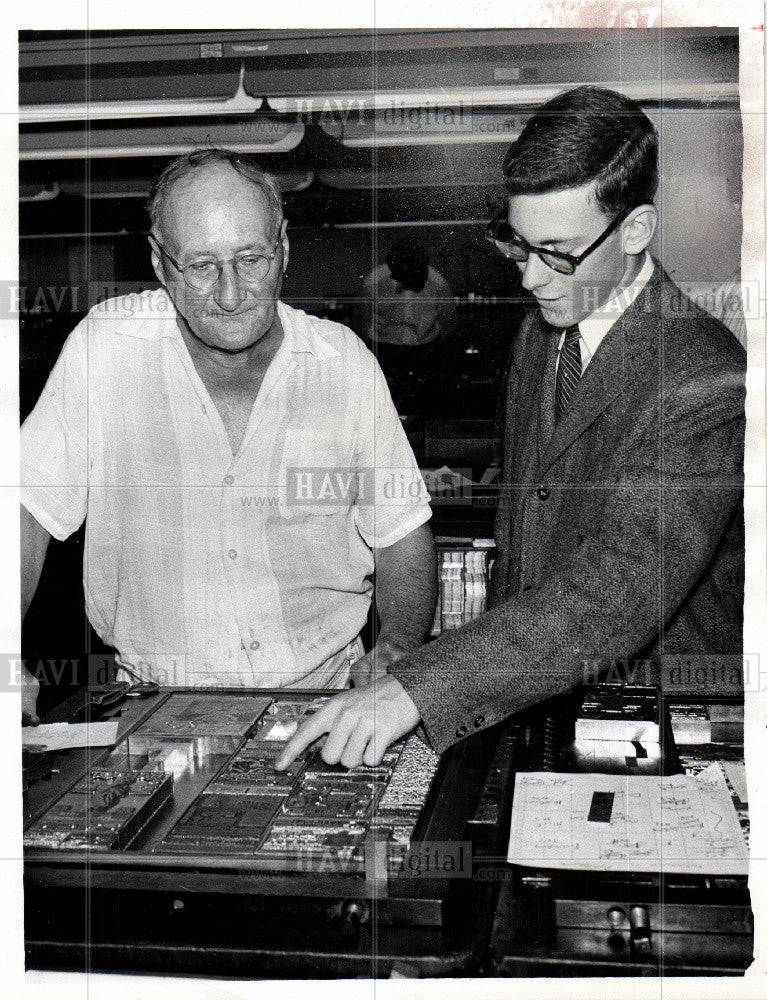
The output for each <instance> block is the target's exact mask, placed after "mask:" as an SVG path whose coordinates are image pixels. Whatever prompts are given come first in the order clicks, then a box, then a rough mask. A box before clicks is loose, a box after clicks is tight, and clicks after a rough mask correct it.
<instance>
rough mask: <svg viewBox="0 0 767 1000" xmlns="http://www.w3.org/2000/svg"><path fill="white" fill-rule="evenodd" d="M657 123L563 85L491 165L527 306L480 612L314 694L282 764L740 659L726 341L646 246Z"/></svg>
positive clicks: (734, 349)
mask: <svg viewBox="0 0 767 1000" xmlns="http://www.w3.org/2000/svg"><path fill="white" fill-rule="evenodd" d="M657 154H658V137H657V134H656V132H655V129H654V127H653V125H652V123H651V121H650V120H649V119H648V117H647V116H646V115H645V114H644V113H643V111H642V110H641V108H640V107H638V106H637V105H636V104H635V103H634V102H633V101H631V100H629V99H628V98H626V97H624V96H623V95H621V94H619V93H616V92H615V91H610V90H605V89H602V88H598V87H579V88H576V89H575V90H571V91H567V92H565V93H563V94H560V95H559V96H557V97H556V98H554V99H553V100H551V101H550V102H548V103H547V104H546V105H544V106H543V107H542V108H541V109H540V111H539V113H538V114H536V115H534V116H533V118H532V119H531V120H530V121H529V122H528V124H527V125H526V126H525V128H524V129H523V131H522V133H521V135H520V137H519V139H518V140H517V141H516V142H515V143H514V144H513V145H512V146H511V148H510V149H509V151H508V153H507V155H506V160H505V163H504V171H505V180H506V188H507V191H508V195H509V200H508V206H507V207H506V208H505V209H504V211H503V213H502V214H500V215H499V216H498V217H497V218H496V219H495V220H493V222H492V223H491V225H490V227H489V230H488V237H489V238H490V239H491V241H492V242H493V243H494V245H495V247H496V249H497V250H498V251H499V252H500V253H501V254H502V255H503V256H504V257H506V258H507V259H508V260H509V261H511V262H513V265H514V266H516V267H518V268H519V271H520V273H521V276H522V284H523V286H524V287H525V288H526V289H527V291H528V292H529V293H530V294H531V296H533V297H534V298H535V300H536V308H535V309H534V310H532V311H531V312H530V314H529V315H528V316H527V317H526V319H525V321H524V322H523V324H522V327H521V329H520V331H519V333H518V335H517V338H516V340H515V343H514V351H513V357H512V360H511V365H510V370H509V379H508V396H507V399H506V432H505V442H504V443H505V447H504V461H503V486H504V488H503V491H502V495H501V504H500V507H499V510H498V516H497V519H496V525H495V535H496V542H497V546H498V558H497V559H496V561H495V565H494V568H493V580H492V588H491V604H492V607H491V609H490V610H489V611H488V613H487V614H486V615H484V616H483V617H482V618H480V619H478V620H476V621H474V622H472V623H471V624H469V625H467V626H466V627H465V628H463V629H460V630H456V631H454V632H450V633H447V634H446V635H444V636H442V637H440V638H439V639H437V640H435V642H433V643H430V644H429V645H428V646H425V647H424V648H423V649H422V650H416V651H415V652H414V653H413V654H411V655H408V656H406V657H404V658H403V659H401V660H400V661H399V662H398V663H396V664H394V666H393V667H392V668H391V672H390V674H388V675H387V676H383V677H381V678H380V679H379V680H377V681H376V683H375V684H374V685H372V686H371V687H369V688H365V689H361V690H359V691H356V690H355V691H352V692H348V693H347V692H344V693H343V694H340V695H338V696H337V697H336V698H335V699H331V701H330V702H329V703H328V704H327V705H325V706H323V708H322V709H321V710H320V711H319V712H317V713H316V714H315V715H314V716H312V718H311V719H310V720H309V721H308V722H307V723H305V724H304V726H303V728H302V729H300V730H299V731H298V733H296V735H295V736H294V737H293V739H292V740H291V741H290V743H289V744H288V746H287V747H286V748H285V751H284V753H283V755H282V758H281V759H280V761H279V762H278V763H279V765H280V766H281V767H285V766H287V763H288V762H289V761H290V760H291V759H292V758H293V757H295V756H296V755H297V754H298V753H300V752H301V751H302V749H303V748H304V747H305V746H306V745H308V743H310V742H311V741H312V740H314V739H316V737H317V736H319V735H320V734H321V733H323V732H328V733H329V735H328V738H327V741H326V743H325V746H324V749H323V757H324V758H325V760H326V761H328V762H331V763H333V762H336V761H339V760H340V761H341V763H342V764H344V765H346V766H352V765H355V764H357V763H359V762H360V761H361V760H364V762H365V763H366V764H373V763H375V762H376V761H378V760H379V759H380V757H381V754H382V753H383V751H384V749H385V748H386V745H387V744H388V743H390V742H391V741H392V740H394V739H396V738H397V737H398V736H401V735H403V734H404V733H405V732H407V730H408V729H409V728H412V727H413V726H415V725H416V723H417V722H418V719H419V717H420V718H421V720H422V722H423V727H424V730H425V732H426V735H427V736H428V738H429V740H430V742H431V744H432V746H433V747H434V748H435V749H436V750H438V751H442V750H443V749H444V748H445V747H447V746H449V745H450V744H451V743H455V742H457V741H458V740H461V739H463V738H464V737H466V736H469V735H471V734H472V733H476V732H478V731H479V730H481V729H484V728H485V727H487V726H490V725H492V724H493V723H495V722H497V721H498V720H500V719H502V718H504V717H505V716H508V715H511V714H513V713H514V712H517V711H519V710H521V709H524V708H526V707H528V706H530V705H533V704H535V703H536V702H539V701H542V700H545V699H546V698H548V697H550V696H552V695H557V694H560V693H561V692H564V691H567V690H569V689H570V688H572V687H573V686H574V685H576V684H577V683H578V682H579V681H581V680H583V679H584V668H586V674H587V676H593V675H596V673H597V670H598V668H599V666H600V665H601V664H609V663H610V662H611V661H615V660H620V661H626V660H635V659H641V660H642V661H650V662H654V663H655V664H658V662H659V661H661V660H662V658H663V657H665V656H669V655H671V656H674V655H683V656H685V657H690V656H693V657H694V656H705V657H707V658H708V662H709V663H710V662H711V659H712V658H716V657H738V656H739V655H740V654H741V653H742V642H743V634H742V628H743V576H744V541H743V496H742V484H743V432H744V424H745V420H744V397H745V388H744V377H745V354H744V352H743V349H742V348H741V346H740V344H739V343H738V342H737V340H736V339H735V337H733V336H732V334H731V333H730V332H729V330H727V329H726V328H725V327H724V326H722V324H721V323H719V322H717V321H716V320H715V319H713V318H712V317H711V316H709V315H707V314H706V313H705V312H703V311H702V310H701V309H698V308H697V307H696V306H695V305H694V304H693V303H692V302H691V301H689V300H688V299H686V298H685V297H684V296H683V295H682V293H681V292H680V290H679V289H678V288H677V287H676V286H675V285H674V284H673V283H672V282H671V280H670V279H669V277H668V275H667V274H666V273H665V272H664V271H663V269H662V268H661V266H660V264H659V263H658V262H657V261H655V260H654V259H653V258H652V257H651V256H650V254H649V253H648V252H647V247H648V245H649V244H650V241H651V240H652V237H653V235H654V233H655V229H656V224H657V218H658V213H657V209H656V207H655V205H654V197H655V191H656V188H657V184H658V163H657Z"/></svg>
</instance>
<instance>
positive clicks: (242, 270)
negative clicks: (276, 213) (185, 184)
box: [149, 233, 280, 292]
mask: <svg viewBox="0 0 767 1000" xmlns="http://www.w3.org/2000/svg"><path fill="white" fill-rule="evenodd" d="M149 239H150V240H151V242H152V243H153V244H154V245H155V246H156V247H157V249H158V250H159V251H160V253H161V254H162V255H163V256H164V257H167V258H168V260H169V261H170V262H171V264H172V265H173V266H174V267H175V269H176V270H177V271H178V272H179V274H180V275H181V276H182V277H183V279H184V281H185V282H186V283H187V285H189V287H190V288H193V289H194V290H195V291H196V292H209V291H211V290H212V289H213V288H214V287H215V286H216V285H217V284H218V281H219V279H220V278H221V271H222V270H223V267H224V264H232V265H233V266H234V272H235V274H236V275H237V277H238V278H239V279H240V281H241V282H242V283H243V284H245V285H252V284H256V283H257V282H259V281H263V279H264V278H265V277H266V276H267V274H269V271H270V269H271V266H272V261H273V260H274V258H275V257H276V256H277V247H278V246H279V244H280V237H279V236H278V237H277V240H276V241H275V244H274V246H273V248H272V250H271V251H270V252H269V253H268V254H263V253H255V252H254V251H251V250H246V251H244V252H243V253H238V254H237V256H236V257H230V258H229V260H216V259H215V258H214V257H206V258H201V259H200V260H193V261H191V262H190V263H189V264H181V263H179V261H177V260H176V258H175V257H173V256H171V254H169V253H168V251H167V250H166V249H165V247H164V246H163V245H162V243H160V241H159V240H158V239H157V237H156V236H155V235H154V233H150V234H149Z"/></svg>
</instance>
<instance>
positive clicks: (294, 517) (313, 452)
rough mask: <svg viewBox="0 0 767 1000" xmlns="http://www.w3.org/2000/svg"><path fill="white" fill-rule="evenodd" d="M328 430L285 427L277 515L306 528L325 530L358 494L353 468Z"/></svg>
mask: <svg viewBox="0 0 767 1000" xmlns="http://www.w3.org/2000/svg"><path fill="white" fill-rule="evenodd" d="M344 452H345V449H344V448H343V447H342V446H340V444H339V442H338V441H337V440H336V439H335V438H334V436H333V435H332V434H331V433H328V432H318V431H317V429H316V428H311V427H308V426H301V427H292V428H288V429H287V430H286V432H285V444H284V448H283V453H282V461H281V466H282V469H281V478H283V477H284V478H283V481H284V484H285V494H284V502H283V503H282V504H281V505H280V508H279V509H280V515H281V516H282V517H283V518H284V519H285V520H287V521H290V522H293V523H298V522H300V523H303V524H305V525H306V526H307V528H308V529H309V530H312V529H314V530H316V531H319V530H327V528H328V527H329V526H330V525H331V523H332V522H331V520H330V519H332V518H336V519H338V518H341V519H343V518H345V517H347V516H348V514H349V511H350V508H351V507H352V505H353V504H354V503H355V501H356V499H357V494H358V489H359V487H358V479H357V470H356V468H354V467H353V466H352V464H351V462H350V461H349V457H348V454H345V453H344Z"/></svg>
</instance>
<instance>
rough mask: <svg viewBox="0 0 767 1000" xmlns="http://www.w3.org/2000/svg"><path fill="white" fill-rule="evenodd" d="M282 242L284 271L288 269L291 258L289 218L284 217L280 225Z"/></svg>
mask: <svg viewBox="0 0 767 1000" xmlns="http://www.w3.org/2000/svg"><path fill="white" fill-rule="evenodd" d="M280 243H282V273H283V274H284V273H285V272H286V271H287V269H288V260H289V258H290V240H289V239H288V220H287V219H283V220H282V225H281V227H280Z"/></svg>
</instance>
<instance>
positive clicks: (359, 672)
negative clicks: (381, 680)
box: [351, 639, 408, 688]
mask: <svg viewBox="0 0 767 1000" xmlns="http://www.w3.org/2000/svg"><path fill="white" fill-rule="evenodd" d="M407 653H408V650H407V649H405V648H404V647H403V646H399V645H398V644H397V643H396V642H392V641H391V640H390V639H379V640H378V642H377V643H376V644H375V646H373V648H372V649H371V650H370V652H369V653H366V654H365V656H362V657H360V659H359V660H357V662H356V663H353V664H352V670H351V681H352V684H353V685H354V686H355V687H356V688H363V687H367V686H368V685H369V684H370V683H372V681H373V680H374V679H375V678H376V677H384V676H385V675H386V673H387V671H388V670H389V667H391V666H392V665H393V664H394V663H396V662H397V660H401V659H402V657H403V656H407Z"/></svg>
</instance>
